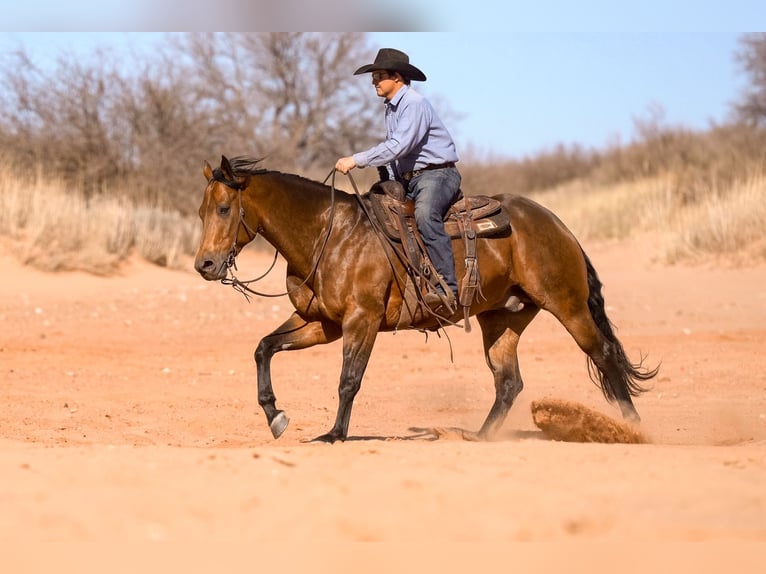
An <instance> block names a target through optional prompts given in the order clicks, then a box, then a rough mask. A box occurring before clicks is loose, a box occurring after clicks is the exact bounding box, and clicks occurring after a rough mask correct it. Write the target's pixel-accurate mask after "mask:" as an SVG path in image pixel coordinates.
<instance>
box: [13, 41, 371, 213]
mask: <svg viewBox="0 0 766 574" xmlns="http://www.w3.org/2000/svg"><path fill="white" fill-rule="evenodd" d="M362 50H364V51H365V52H366V51H367V49H366V47H365V36H364V35H363V34H358V33H342V34H319V33H259V34H241V33H236V34H223V33H219V34H182V35H175V36H169V37H168V40H167V42H165V43H164V44H162V45H160V46H159V47H158V48H157V49H156V50H154V51H152V52H151V53H148V54H145V55H144V57H143V58H139V57H138V56H136V55H133V56H132V57H133V58H134V59H135V61H130V62H127V61H126V55H125V54H116V53H114V52H111V53H110V52H108V51H107V50H104V51H99V52H97V53H95V54H93V55H92V56H91V57H90V58H86V59H78V58H76V57H73V56H72V55H71V54H61V56H60V57H59V58H58V60H57V62H56V64H55V65H54V66H53V67H50V68H45V69H43V68H41V67H38V66H36V65H35V63H34V62H33V61H32V59H31V58H30V57H29V55H28V54H27V53H26V52H25V51H24V50H19V51H17V52H15V53H11V54H5V55H2V56H0V57H1V58H2V60H1V61H0V152H1V153H3V155H4V156H8V157H11V158H13V159H14V160H17V161H23V162H25V164H26V165H27V166H29V165H30V162H31V165H33V166H35V167H36V168H38V169H40V168H42V169H44V170H45V171H46V172H47V173H49V174H52V175H55V176H57V177H64V178H66V179H67V180H69V181H70V182H71V183H74V184H76V185H77V186H78V187H79V188H81V189H83V190H84V191H86V193H88V194H93V193H114V192H121V193H129V194H130V195H132V196H134V197H136V198H138V199H141V200H143V201H146V200H148V201H151V202H153V203H157V202H159V203H163V204H172V205H173V206H174V207H176V208H177V209H179V210H180V211H183V212H190V211H193V210H194V209H196V201H197V196H196V195H192V194H190V191H191V190H193V189H197V188H199V184H200V166H201V165H202V161H203V160H204V159H209V160H212V161H214V160H215V159H216V158H217V157H220V155H221V154H227V155H240V154H249V155H254V156H261V157H264V156H265V157H268V159H269V162H268V164H269V166H270V167H276V168H277V169H290V170H297V171H299V172H302V173H303V172H306V171H307V170H314V171H316V170H318V169H320V168H321V171H324V170H328V171H329V170H330V169H331V168H332V166H333V165H334V163H335V160H336V158H337V157H339V156H340V155H343V154H347V153H349V152H351V151H354V150H356V149H359V148H360V147H361V146H365V145H369V144H371V143H373V142H374V141H375V138H376V137H378V135H379V131H380V129H379V126H378V125H377V124H378V120H377V119H376V118H377V114H375V111H376V110H374V109H372V106H370V105H369V93H368V92H366V91H365V90H366V89H368V88H369V86H368V85H367V84H366V83H365V82H361V81H359V79H358V78H356V79H355V78H353V76H352V73H353V70H354V69H355V67H356V66H357V65H358V62H359V61H361V59H362V58H363V57H364V56H363V55H362V54H361V52H362ZM373 126H375V127H374V128H373Z"/></svg>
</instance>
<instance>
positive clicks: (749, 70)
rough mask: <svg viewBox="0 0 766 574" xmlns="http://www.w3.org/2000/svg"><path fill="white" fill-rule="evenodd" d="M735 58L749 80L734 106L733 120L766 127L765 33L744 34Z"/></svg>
mask: <svg viewBox="0 0 766 574" xmlns="http://www.w3.org/2000/svg"><path fill="white" fill-rule="evenodd" d="M739 43H740V49H739V51H738V52H737V53H736V54H735V58H736V60H737V62H738V63H739V65H740V66H741V68H742V71H743V72H744V73H745V74H746V75H747V76H748V78H749V82H750V83H749V85H748V86H747V87H746V88H745V89H744V91H743V93H742V95H741V97H740V100H739V101H738V102H737V103H735V104H734V114H735V119H737V120H739V121H742V122H744V123H746V124H748V125H751V126H763V125H766V33H764V32H758V33H752V34H745V35H744V36H742V37H741V38H740V40H739Z"/></svg>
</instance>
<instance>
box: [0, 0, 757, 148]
mask: <svg viewBox="0 0 766 574" xmlns="http://www.w3.org/2000/svg"><path fill="white" fill-rule="evenodd" d="M176 4H178V6H176ZM298 4H301V5H303V6H304V10H302V11H298V12H297V13H298V14H299V16H295V14H296V12H295V11H294V10H288V9H287V8H289V7H291V6H293V5H298ZM276 5H277V6H281V7H282V11H281V12H280V11H279V9H278V8H277V9H275V8H274V6H275V3H274V2H272V1H271V0H218V1H217V2H216V3H215V7H213V5H212V4H210V3H209V2H206V1H204V0H155V1H153V2H151V3H150V2H148V1H147V0H134V2H118V1H116V0H99V1H98V2H96V1H95V0H94V1H91V0H76V1H70V2H68V3H66V4H61V3H60V2H58V1H55V2H54V1H50V0H49V1H46V0H27V1H26V2H25V3H24V5H23V7H21V6H20V5H19V4H16V5H15V6H7V7H5V8H4V20H5V21H4V25H5V27H6V28H7V29H8V30H9V31H8V32H3V33H0V50H7V49H9V48H13V47H15V46H18V45H19V43H21V44H23V45H24V46H25V47H26V48H27V49H29V50H30V51H31V52H32V53H33V54H34V55H37V56H38V57H52V55H55V54H56V53H60V52H61V51H62V50H68V51H71V52H72V53H75V54H77V53H79V52H87V51H88V50H90V49H92V48H93V46H94V45H100V46H105V45H116V46H119V47H121V48H126V47H128V46H130V47H132V48H135V47H137V46H138V47H139V48H140V47H141V46H146V45H150V44H151V42H152V41H153V39H156V36H154V35H153V34H150V33H148V32H152V31H157V32H160V31H164V30H187V31H199V30H205V29H217V30H231V31H236V30H242V29H243V28H244V29H249V30H253V31H259V30H260V31H265V30H269V29H271V30H274V29H276V30H296V29H298V30H300V29H314V30H322V29H335V30H341V29H375V27H377V26H376V25H378V26H379V28H384V29H385V28H391V29H403V28H406V29H413V30H438V31H436V32H432V31H416V32H373V33H370V36H369V38H370V44H371V49H370V55H369V61H365V62H360V63H359V65H362V64H366V63H369V62H371V61H372V60H373V59H374V56H375V52H376V50H377V48H379V47H395V48H399V49H401V50H404V51H405V52H407V53H408V54H409V55H410V58H411V61H412V63H413V64H415V65H416V66H418V67H419V68H421V69H422V70H423V71H424V72H425V73H426V74H427V75H428V81H427V82H425V83H415V84H414V85H415V87H416V88H417V89H419V90H421V91H422V92H423V93H425V94H426V95H427V96H428V97H429V98H431V99H432V101H433V102H434V104H435V105H436V107H437V109H440V110H443V111H444V115H445V116H447V117H448V119H449V128H450V130H451V131H452V132H453V135H454V136H455V139H456V141H457V143H458V146H459V151H460V152H461V153H462V154H463V155H464V156H465V155H468V154H474V153H475V154H477V155H479V156H486V155H490V156H495V157H498V156H499V157H509V156H510V157H517V158H518V157H523V156H527V155H534V154H535V153H538V152H540V151H544V150H546V149H550V148H552V147H554V146H556V145H557V144H560V143H563V144H566V145H572V144H580V145H583V146H586V147H593V148H602V147H604V146H607V145H609V144H611V143H618V142H619V143H627V142H628V141H630V140H631V139H632V138H633V137H634V135H635V134H634V124H635V121H636V119H639V120H647V119H649V118H650V117H652V115H653V114H657V113H659V114H660V116H661V118H662V122H663V123H664V124H665V125H671V126H684V127H688V128H692V129H706V128H707V127H708V126H709V124H710V122H716V123H721V122H724V121H726V120H727V119H728V117H729V112H730V107H731V104H732V102H734V101H735V100H736V99H737V97H738V96H739V94H740V92H741V90H742V88H743V86H744V85H745V81H746V78H745V77H744V76H743V74H742V73H741V72H740V70H739V68H738V66H737V64H736V62H735V59H734V53H735V50H736V49H737V47H738V39H739V38H740V37H741V35H742V34H743V33H745V31H747V30H757V29H758V28H759V27H760V28H761V29H762V30H763V29H766V28H764V27H763V23H766V22H765V21H766V18H764V16H766V9H765V8H763V7H762V0H728V1H727V2H725V3H722V2H720V1H713V0H695V1H692V0H662V1H660V0H643V1H642V2H631V3H630V4H628V3H624V2H619V0H608V1H607V0H579V1H578V2H574V1H563V0H562V1H553V0H536V1H535V2H529V0H526V1H524V2H521V1H517V0H505V1H504V2H489V1H487V2H485V1H483V0H473V1H472V2H466V1H464V0H463V1H460V2H454V1H450V0H438V1H437V0H421V1H419V2H413V0H388V2H386V3H379V2H371V1H365V0H324V1H323V2H302V1H301V0H280V2H279V3H276ZM64 6H65V7H66V9H64ZM179 6H183V7H184V9H183V10H178V9H177V8H178V7H179ZM22 8H23V10H22ZM344 14H345V16H344ZM349 14H354V15H355V17H353V18H352V17H349V16H348V15H349ZM41 15H42V16H41ZM80 15H82V17H80ZM759 21H760V22H759ZM759 24H760V26H759ZM354 26H357V27H356V28H355V27H354ZM31 30H39V31H41V32H42V31H44V32H45V33H37V34H30V33H29V31H31ZM88 30H91V31H88ZM105 30H110V31H111V32H105ZM131 30H143V32H142V33H139V34H136V33H130V32H129V31H131ZM440 30H443V31H440ZM62 31H67V32H69V33H66V34H64V33H61V32H62ZM52 32H57V33H52ZM349 81H360V82H368V78H367V77H354V76H351V73H350V74H349ZM370 101H371V105H374V104H375V103H376V96H375V95H374V92H372V89H371V91H370Z"/></svg>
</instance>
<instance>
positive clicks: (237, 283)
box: [208, 168, 350, 301]
mask: <svg viewBox="0 0 766 574" xmlns="http://www.w3.org/2000/svg"><path fill="white" fill-rule="evenodd" d="M335 172H336V170H335V169H334V168H333V170H332V171H331V172H330V173H329V174H328V175H327V177H326V178H325V179H324V181H323V182H322V183H327V180H328V179H330V178H331V177H332V183H331V185H330V220H329V222H328V224H327V232H326V233H325V237H324V240H323V241H322V245H321V247H320V249H319V252H318V253H316V254H315V255H314V256H313V263H312V266H311V271H310V272H309V274H308V275H307V276H306V278H305V279H304V280H303V281H302V282H301V283H300V284H299V285H296V286H295V287H293V288H291V289H288V290H287V291H285V292H284V293H263V292H261V291H257V290H256V289H253V288H252V287H250V285H251V284H252V283H257V282H258V281H261V280H262V279H264V278H265V277H266V276H267V275H268V274H269V273H271V271H272V270H273V269H274V266H275V265H276V263H277V258H278V257H279V251H278V250H276V249H275V250H274V259H273V260H272V261H271V265H269V268H268V269H267V270H266V271H265V272H264V273H262V274H261V275H260V276H258V277H256V278H255V279H249V280H247V281H241V280H240V279H239V278H237V276H236V275H235V274H234V271H236V270H237V260H236V258H237V254H238V252H239V250H238V249H237V239H238V238H239V232H240V230H242V229H244V230H245V233H247V236H248V240H247V242H248V243H249V242H251V241H252V240H253V239H255V238H256V237H257V235H258V232H257V231H254V230H253V228H252V227H250V226H249V225H248V224H247V221H246V220H245V208H244V206H243V205H242V191H243V190H244V189H246V187H247V185H246V184H245V182H242V181H229V180H221V179H216V178H215V177H213V178H211V179H210V181H209V182H208V183H212V181H214V180H215V181H218V182H220V183H223V184H224V185H226V186H228V187H231V188H232V189H234V190H236V192H237V211H238V212H239V222H238V223H237V231H236V233H235V234H234V239H233V240H232V243H231V248H230V249H229V253H228V254H227V256H226V260H225V261H224V266H225V267H226V273H227V276H226V277H224V278H223V279H221V284H222V285H231V286H232V287H233V288H234V290H235V291H238V292H240V293H241V294H242V295H243V296H244V297H245V299H247V300H248V301H249V300H250V296H251V295H257V296H259V297H284V296H285V295H290V294H291V293H293V292H294V291H297V290H298V289H300V288H301V287H303V286H304V285H306V284H307V283H308V282H309V281H310V280H311V278H312V277H313V276H314V274H315V273H316V270H317V267H318V266H319V261H320V259H321V258H322V254H323V253H324V250H325V247H326V246H327V242H328V241H329V239H330V234H331V233H332V227H333V221H334V220H335ZM349 177H350V176H349Z"/></svg>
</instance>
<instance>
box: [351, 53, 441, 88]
mask: <svg viewBox="0 0 766 574" xmlns="http://www.w3.org/2000/svg"><path fill="white" fill-rule="evenodd" d="M373 70H391V71H392V72H399V73H400V74H401V75H402V76H404V77H405V78H407V79H410V80H415V81H417V82H425V81H426V75H425V74H424V73H423V72H421V71H420V70H418V69H417V68H416V67H415V66H413V65H412V64H410V57H409V56H408V55H407V54H405V53H404V52H401V51H399V50H394V49H393V48H381V49H380V50H378V55H377V56H375V61H374V62H373V63H372V64H367V65H366V66H362V67H361V68H359V69H358V70H357V71H356V72H354V75H355V76H358V75H359V74H364V73H367V72H372V71H373Z"/></svg>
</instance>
